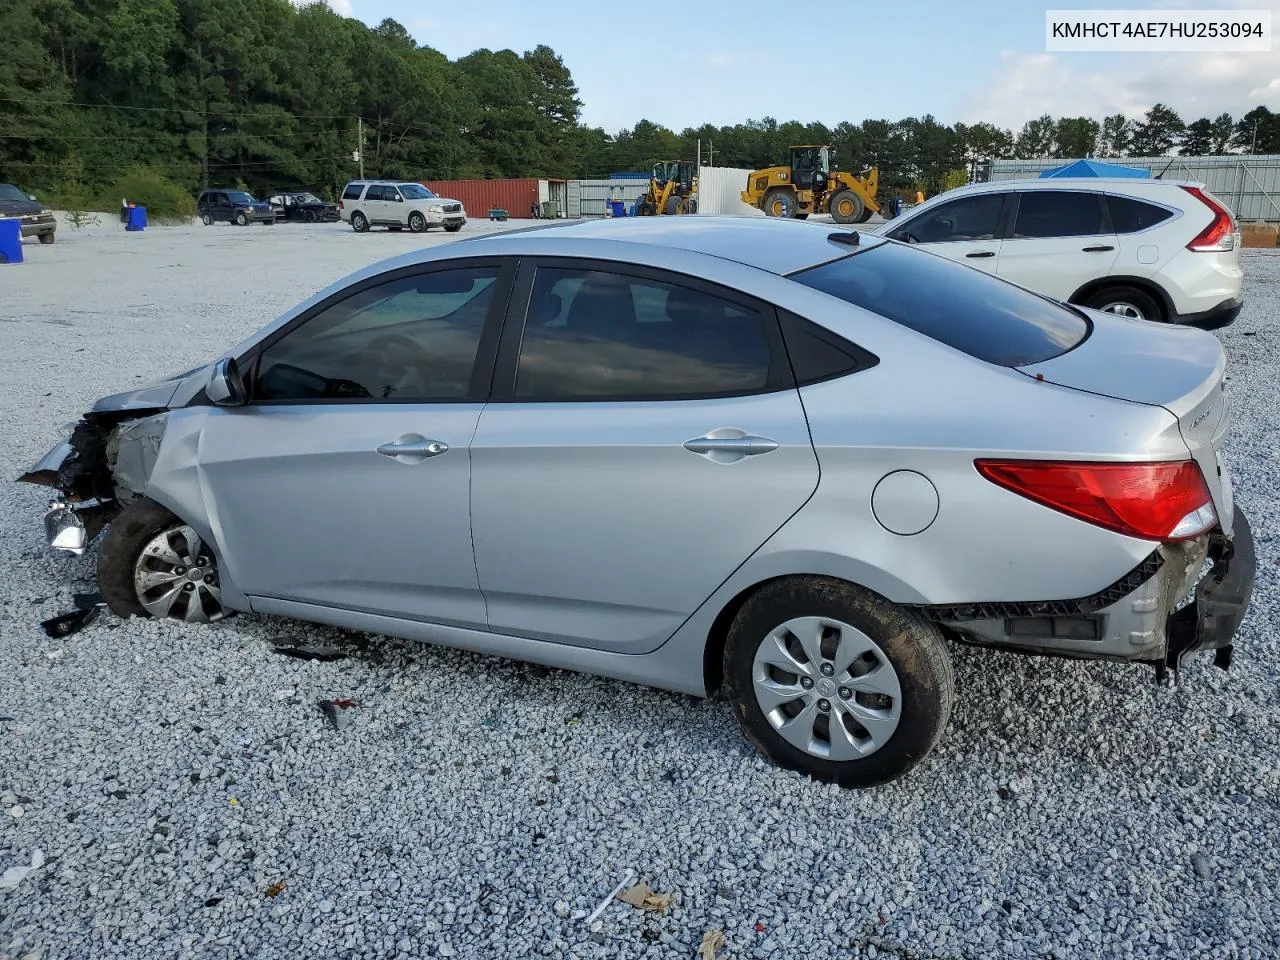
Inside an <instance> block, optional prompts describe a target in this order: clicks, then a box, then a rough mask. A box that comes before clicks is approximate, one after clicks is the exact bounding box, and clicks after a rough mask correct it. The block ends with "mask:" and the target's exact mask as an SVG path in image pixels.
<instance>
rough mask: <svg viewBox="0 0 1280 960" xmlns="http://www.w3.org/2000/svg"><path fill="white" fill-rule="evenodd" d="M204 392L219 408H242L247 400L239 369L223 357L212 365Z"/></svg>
mask: <svg viewBox="0 0 1280 960" xmlns="http://www.w3.org/2000/svg"><path fill="white" fill-rule="evenodd" d="M204 392H205V394H206V395H207V396H208V397H209V400H210V401H211V402H212V403H214V404H216V405H217V406H219V407H240V406H244V404H245V403H246V402H248V399H249V392H248V391H247V390H246V389H245V387H244V378H243V377H241V376H240V369H239V367H237V366H236V362H235V361H234V360H233V359H231V358H230V357H223V358H222V359H221V360H219V361H218V362H217V363H215V364H214V365H213V372H212V373H210V374H209V382H208V383H207V384H206V385H205V388H204Z"/></svg>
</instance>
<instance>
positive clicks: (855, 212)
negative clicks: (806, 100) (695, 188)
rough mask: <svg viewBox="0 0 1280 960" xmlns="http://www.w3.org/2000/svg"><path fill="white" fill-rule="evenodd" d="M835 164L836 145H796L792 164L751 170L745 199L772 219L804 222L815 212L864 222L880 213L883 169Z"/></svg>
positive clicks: (793, 150)
mask: <svg viewBox="0 0 1280 960" xmlns="http://www.w3.org/2000/svg"><path fill="white" fill-rule="evenodd" d="M834 164H835V148H834V147H831V146H801V147H792V148H791V163H790V165H788V166H785V167H766V168H765V169H763V170H753V171H752V172H751V174H750V175H749V176H748V177H747V189H745V190H743V191H742V202H743V203H746V204H750V205H751V206H753V207H756V208H757V209H759V210H763V211H764V212H765V214H766V215H767V216H770V217H794V218H795V219H797V220H803V219H805V218H806V217H807V216H809V214H811V213H830V214H831V219H832V220H834V221H835V222H836V223H866V222H867V221H868V220H869V219H871V215H872V214H873V213H878V212H879V211H880V204H878V203H877V202H876V191H877V190H878V189H879V187H880V170H879V168H878V167H871V168H870V169H869V170H867V171H865V172H864V173H863V174H862V175H861V176H855V175H854V174H852V173H846V172H844V171H843V170H837V169H835V165H834Z"/></svg>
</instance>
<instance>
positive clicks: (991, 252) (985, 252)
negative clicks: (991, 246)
mask: <svg viewBox="0 0 1280 960" xmlns="http://www.w3.org/2000/svg"><path fill="white" fill-rule="evenodd" d="M995 255H996V254H995V251H994V250H979V251H978V252H977V253H966V254H965V256H966V257H968V258H969V259H970V260H981V259H982V258H984V257H994V256H995Z"/></svg>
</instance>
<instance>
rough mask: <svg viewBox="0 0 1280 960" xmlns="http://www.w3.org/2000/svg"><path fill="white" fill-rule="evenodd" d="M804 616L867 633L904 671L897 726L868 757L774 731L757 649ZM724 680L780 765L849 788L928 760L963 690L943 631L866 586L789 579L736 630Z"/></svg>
mask: <svg viewBox="0 0 1280 960" xmlns="http://www.w3.org/2000/svg"><path fill="white" fill-rule="evenodd" d="M798 617H821V618H824V619H830V620H836V621H840V622H841V623H844V624H847V625H849V626H851V627H853V628H855V629H856V630H859V631H861V632H862V633H863V634H865V635H866V636H867V637H868V638H869V639H871V640H872V641H873V643H874V644H876V645H877V647H878V648H879V651H880V653H881V654H882V655H883V658H884V661H885V662H887V663H888V664H889V665H891V666H892V668H893V672H894V673H896V676H897V681H898V684H899V688H900V694H901V703H900V706H899V708H900V716H899V720H898V723H897V726H896V728H894V729H893V731H892V733H891V734H890V735H889V738H888V739H887V740H886V742H885V743H884V744H883V745H882V746H881V747H879V748H878V749H875V750H873V751H872V752H870V753H868V754H867V755H866V756H863V757H860V758H857V759H852V760H846V761H833V760H828V759H824V758H821V757H818V756H815V755H813V754H811V753H809V752H806V751H804V750H801V749H799V748H798V747H796V746H793V745H792V744H791V743H789V742H788V741H787V740H785V739H784V738H783V737H782V736H781V735H780V734H779V733H778V732H777V731H775V730H774V728H773V726H772V725H771V724H770V722H769V720H768V719H767V718H766V716H765V713H764V711H763V710H762V709H761V707H760V704H759V702H758V701H757V699H756V695H755V687H754V677H753V663H754V658H755V655H756V652H757V650H758V649H759V647H760V645H761V644H762V643H764V642H765V641H766V640H767V639H768V637H769V635H770V634H771V633H772V632H773V631H775V630H777V629H778V627H779V626H781V625H782V624H785V623H786V622H787V621H789V620H792V619H795V618H798ZM824 656H831V654H824ZM724 677H725V681H726V687H727V691H728V694H729V698H730V701H731V702H732V704H733V709H734V713H735V714H736V715H737V717H738V721H739V723H740V724H741V725H742V728H743V731H744V732H745V733H746V735H747V737H748V738H749V739H750V740H751V741H752V742H753V743H754V744H755V745H756V746H757V747H758V748H759V750H760V752H761V753H763V754H764V755H765V756H766V757H768V758H769V759H770V760H772V761H773V762H774V763H776V764H777V765H778V766H780V767H785V768H787V769H790V770H796V771H799V772H801V773H804V774H807V775H808V776H810V777H813V778H814V779H816V780H822V781H826V782H829V783H836V784H838V785H840V786H841V787H873V786H876V785H878V784H882V783H887V782H888V781H890V780H893V779H896V778H897V777H900V776H902V775H903V774H905V773H906V772H907V771H908V770H910V769H911V768H912V767H914V766H915V765H916V764H917V763H919V762H920V761H921V760H923V759H924V758H925V757H926V756H928V754H929V753H930V752H931V751H932V750H933V748H934V747H935V746H936V745H937V743H938V741H939V739H941V737H942V733H943V730H944V729H945V728H946V725H947V721H948V719H949V718H950V716H951V704H952V701H953V699H954V687H955V680H954V678H953V675H952V671H951V657H950V655H949V654H948V651H947V647H946V641H945V640H944V639H943V637H942V634H941V632H940V631H939V630H938V628H937V626H935V625H934V624H932V623H930V622H929V621H927V620H925V619H923V618H922V617H919V616H918V615H916V614H914V613H910V612H908V611H906V610H903V609H902V608H900V607H896V606H894V605H893V604H891V603H889V602H888V601H886V600H882V599H880V598H879V597H876V596H875V595H873V594H871V593H870V592H868V591H866V590H863V589H862V588H860V587H857V586H855V585H853V584H850V583H846V582H844V581H841V580H834V579H829V578H825V577H784V578H781V579H779V580H775V581H773V582H771V583H769V584H766V585H765V586H764V587H762V588H761V589H760V590H759V591H758V592H757V593H755V594H754V595H752V596H751V597H750V598H749V599H748V600H747V601H746V603H745V604H744V605H743V607H742V609H741V610H740V611H739V612H738V615H737V616H736V617H735V618H734V621H733V624H732V626H731V627H730V629H729V636H728V639H727V642H726V644H725V651H724ZM832 716H834V713H833V714H832Z"/></svg>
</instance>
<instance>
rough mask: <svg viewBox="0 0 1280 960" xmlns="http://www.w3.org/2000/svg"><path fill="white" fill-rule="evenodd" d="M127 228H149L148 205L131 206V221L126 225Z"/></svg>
mask: <svg viewBox="0 0 1280 960" xmlns="http://www.w3.org/2000/svg"><path fill="white" fill-rule="evenodd" d="M125 229H126V230H145V229H147V208H146V207H130V208H129V222H128V224H126V225H125Z"/></svg>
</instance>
